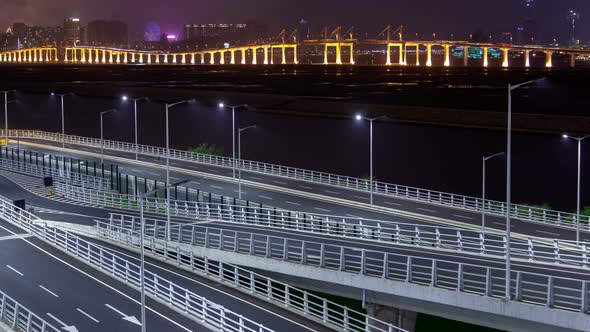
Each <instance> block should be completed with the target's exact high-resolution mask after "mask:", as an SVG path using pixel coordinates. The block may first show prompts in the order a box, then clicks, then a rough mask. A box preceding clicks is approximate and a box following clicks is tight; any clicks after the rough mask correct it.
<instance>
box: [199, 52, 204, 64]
mask: <svg viewBox="0 0 590 332" xmlns="http://www.w3.org/2000/svg"><path fill="white" fill-rule="evenodd" d="M199 56H200V57H201V64H202V65H204V64H205V53H201V54H200V55H199Z"/></svg>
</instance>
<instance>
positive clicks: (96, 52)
mask: <svg viewBox="0 0 590 332" xmlns="http://www.w3.org/2000/svg"><path fill="white" fill-rule="evenodd" d="M99 53H100V52H99V50H94V62H96V63H100V54H99Z"/></svg>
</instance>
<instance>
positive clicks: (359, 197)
mask: <svg viewBox="0 0 590 332" xmlns="http://www.w3.org/2000/svg"><path fill="white" fill-rule="evenodd" d="M352 197H354V198H358V199H367V198H366V197H362V196H354V195H353V196H352Z"/></svg>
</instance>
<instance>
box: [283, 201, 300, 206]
mask: <svg viewBox="0 0 590 332" xmlns="http://www.w3.org/2000/svg"><path fill="white" fill-rule="evenodd" d="M285 203H287V204H291V205H297V206H300V205H301V204H299V203H295V202H289V201H285Z"/></svg>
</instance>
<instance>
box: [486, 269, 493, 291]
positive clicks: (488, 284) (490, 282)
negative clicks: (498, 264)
mask: <svg viewBox="0 0 590 332" xmlns="http://www.w3.org/2000/svg"><path fill="white" fill-rule="evenodd" d="M493 284H494V279H493V277H492V269H491V268H489V267H487V268H486V295H487V296H492V295H493V289H494V288H493V286H494V285H493Z"/></svg>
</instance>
